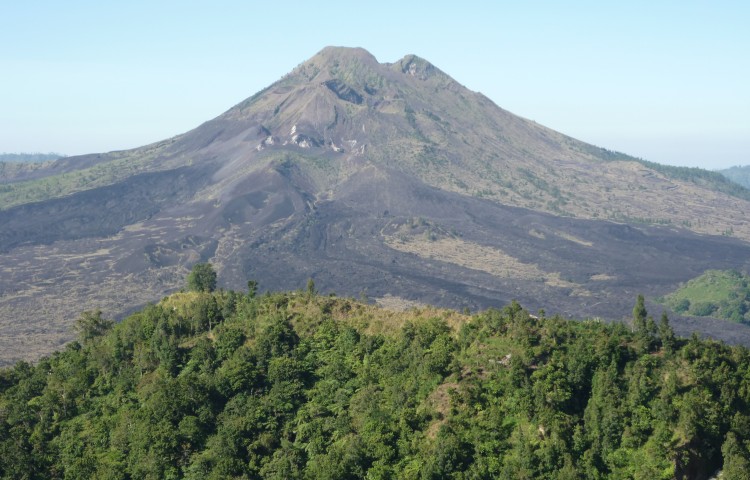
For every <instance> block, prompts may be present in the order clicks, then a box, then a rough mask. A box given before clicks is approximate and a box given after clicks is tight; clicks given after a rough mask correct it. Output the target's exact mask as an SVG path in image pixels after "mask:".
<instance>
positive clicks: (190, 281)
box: [187, 263, 216, 292]
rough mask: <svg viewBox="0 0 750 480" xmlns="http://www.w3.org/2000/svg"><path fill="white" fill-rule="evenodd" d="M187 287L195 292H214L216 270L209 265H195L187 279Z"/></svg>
mask: <svg viewBox="0 0 750 480" xmlns="http://www.w3.org/2000/svg"><path fill="white" fill-rule="evenodd" d="M187 285H188V288H189V289H190V290H193V291H195V292H213V291H214V290H216V270H214V267H213V266H212V265H211V264H210V263H196V264H195V265H193V269H192V270H191V271H190V274H189V275H188V277H187Z"/></svg>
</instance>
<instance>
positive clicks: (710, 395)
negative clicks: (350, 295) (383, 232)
mask: <svg viewBox="0 0 750 480" xmlns="http://www.w3.org/2000/svg"><path fill="white" fill-rule="evenodd" d="M250 287H251V290H250V292H248V293H247V294H238V293H234V292H223V291H222V292H215V293H208V292H188V293H181V294H176V295H173V296H171V297H168V298H166V299H164V300H163V301H162V302H160V303H159V304H158V305H152V306H149V307H147V308H145V309H143V310H142V311H139V312H137V313H134V314H133V315H131V316H130V317H128V318H127V319H125V320H124V321H123V322H121V323H119V324H117V325H112V324H111V323H110V322H107V321H106V320H103V319H102V318H101V315H100V314H99V313H97V312H94V313H87V314H85V315H84V316H83V317H82V318H81V320H79V322H78V324H77V326H78V331H79V336H80V339H79V341H77V342H73V343H72V344H70V345H68V347H67V348H66V349H65V350H64V351H62V352H59V353H56V354H54V355H53V356H51V357H50V358H45V359H43V360H42V361H40V362H39V363H38V364H37V365H36V366H32V365H29V364H27V363H19V364H17V365H16V366H15V367H14V368H12V369H7V370H2V371H0V477H1V478H14V479H15V478H28V479H36V478H86V479H89V478H101V479H104V478H106V479H126V478H152V479H157V478H158V479H161V478H191V479H206V478H208V479H212V478H215V479H218V478H222V479H223V478H277V479H282V478H283V479H294V478H310V479H318V478H365V477H366V478H402V479H404V478H405V479H410V478H413V479H417V478H419V479H426V478H435V479H437V478H456V479H464V478H541V479H545V478H548V479H554V478H560V479H563V478H565V479H570V478H587V479H599V478H648V479H668V478H707V477H708V476H709V475H710V474H711V473H713V472H714V471H716V470H717V469H719V468H723V469H724V473H725V475H726V477H725V478H745V477H739V476H737V475H738V474H742V473H743V472H747V469H748V466H749V465H750V451H748V445H749V443H748V442H749V441H750V374H749V373H748V372H750V355H749V354H748V350H747V349H745V348H742V347H728V346H725V345H722V344H719V343H716V342H712V341H701V340H698V339H697V337H694V338H692V339H690V340H689V341H686V340H675V339H674V336H673V333H672V331H671V329H670V327H669V325H668V321H667V319H666V317H664V318H663V319H662V322H661V325H660V326H659V327H658V328H657V327H656V325H655V323H654V322H653V320H652V319H651V318H650V317H647V316H646V315H647V313H646V312H645V309H641V308H636V309H635V310H634V315H635V317H636V318H635V319H634V320H635V321H634V324H635V325H637V328H636V330H635V331H634V332H633V331H630V330H629V329H627V328H626V327H625V326H624V325H623V324H616V325H605V324H602V323H599V322H591V321H589V322H571V321H564V320H562V319H560V318H549V319H547V318H544V317H542V318H536V317H533V316H530V315H529V314H528V313H527V312H525V311H524V310H523V309H522V308H521V307H520V306H519V305H518V304H515V303H514V304H512V305H509V306H508V307H506V308H504V309H503V310H501V311H499V310H490V311H487V312H485V313H482V314H479V315H475V316H474V317H471V318H468V317H464V316H461V315H459V314H457V313H456V312H451V311H440V310H435V309H424V310H411V311H408V312H403V313H394V312H389V311H385V310H380V309H378V308H376V307H373V306H370V305H365V304H361V303H358V302H355V301H353V300H346V299H337V298H333V297H322V296H318V295H317V294H316V293H315V287H314V284H312V282H310V284H309V285H308V289H307V291H306V292H292V293H286V294H283V293H278V294H266V295H264V296H261V297H256V296H255V294H254V291H255V284H254V283H251V284H250ZM639 303H640V302H639Z"/></svg>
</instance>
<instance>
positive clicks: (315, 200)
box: [0, 47, 750, 363]
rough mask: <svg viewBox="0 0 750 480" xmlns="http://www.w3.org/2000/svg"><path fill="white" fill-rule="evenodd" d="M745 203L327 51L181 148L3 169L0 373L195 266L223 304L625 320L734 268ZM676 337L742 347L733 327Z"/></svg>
mask: <svg viewBox="0 0 750 480" xmlns="http://www.w3.org/2000/svg"><path fill="white" fill-rule="evenodd" d="M687 170H690V169H687ZM717 177H718V178H717ZM749 199H750V192H748V191H747V190H744V189H742V188H739V187H735V186H733V185H732V184H730V183H729V182H728V181H726V180H724V179H723V178H722V177H720V176H719V175H718V174H716V175H711V174H709V173H708V172H705V173H700V174H699V173H698V172H693V171H686V170H685V169H670V168H666V167H661V166H658V165H656V164H650V163H648V162H644V161H641V160H638V159H635V158H632V157H629V156H627V155H625V154H621V153H617V152H612V151H609V150H606V149H603V148H599V147H595V146H592V145H589V144H586V143H584V142H581V141H578V140H575V139H573V138H570V137H568V136H565V135H563V134H561V133H558V132H556V131H553V130H551V129H548V128H545V127H543V126H541V125H538V124H537V123H535V122H533V121H530V120H526V119H524V118H521V117H519V116H516V115H514V114H512V113H510V112H507V111H505V110H503V109H502V108H500V107H498V106H497V105H496V104H495V103H493V102H492V101H491V100H489V99H488V98H487V97H485V96H483V95H482V94H480V93H476V92H472V91H470V90H469V89H467V88H465V87H464V86H462V85H460V84H459V83H458V82H456V81H455V80H453V79H452V78H451V77H450V76H448V75H447V74H445V73H444V72H442V71H441V70H440V69H438V68H437V67H435V66H434V65H432V64H431V63H429V62H428V61H426V60H424V59H422V58H420V57H417V56H415V55H407V56H406V57H404V58H402V59H401V60H399V61H397V62H394V63H379V62H378V61H377V60H376V58H375V57H373V56H372V55H371V54H370V53H368V52H367V51H365V50H363V49H359V48H341V47H328V48H325V49H323V50H322V51H321V52H319V53H318V54H316V55H315V56H313V57H312V58H311V59H309V60H308V61H306V62H304V63H302V64H301V65H299V66H298V67H297V68H295V69H294V70H292V71H291V72H290V73H289V74H287V75H286V76H284V77H283V78H281V79H280V80H279V81H278V82H276V83H274V84H273V85H271V86H269V87H267V88H266V89H264V90H262V91H260V92H258V93H256V94H255V95H253V96H252V97H250V98H248V99H247V100H244V101H243V102H241V103H239V104H237V105H236V106H234V107H232V108H231V109H229V110H228V111H227V112H225V113H224V114H222V115H220V116H219V117H217V118H215V119H213V120H210V121H208V122H206V123H204V124H202V125H200V126H199V127H197V128H195V129H194V130H192V131H189V132H187V133H185V134H182V135H178V136H176V137H173V138H170V139H168V140H165V141H162V142H158V143H155V144H152V145H148V146H145V147H141V148H136V149H133V150H128V151H119V152H109V153H103V154H92V155H83V156H78V157H66V158H62V159H60V160H57V161H54V162H48V163H45V164H35V165H22V166H15V167H14V168H10V166H8V165H7V164H0V225H1V226H2V228H0V252H2V253H0V268H2V271H3V275H2V276H1V277H0V352H2V353H1V354H0V356H1V357H2V358H1V359H0V361H2V362H3V363H9V362H12V361H15V360H18V359H21V358H27V359H28V358H36V357H38V356H39V355H41V354H44V353H48V352H50V351H52V350H54V349H55V348H58V347H59V346H60V345H62V344H63V343H65V342H66V341H68V340H70V339H71V338H72V332H71V331H70V325H71V324H72V323H73V322H74V320H75V318H77V316H78V314H79V313H80V312H81V311H83V310H91V309H97V308H99V309H102V310H103V311H104V314H105V316H108V317H112V318H120V317H122V316H123V315H125V314H127V313H128V312H129V311H132V310H134V309H135V308H137V307H139V306H142V305H144V304H146V303H148V302H152V301H156V300H158V299H160V298H161V297H162V296H164V295H166V294H168V293H170V292H173V291H175V290H177V289H179V288H181V287H182V286H183V285H184V282H185V277H186V275H187V272H188V271H189V269H190V268H191V266H192V265H193V264H195V263H197V262H205V261H209V262H211V263H212V264H213V265H214V266H215V268H216V269H217V271H218V274H219V275H218V278H219V285H220V286H221V287H223V288H231V289H243V288H244V286H245V285H246V283H247V281H248V280H249V279H252V280H256V281H258V282H259V284H260V287H261V290H277V289H296V288H301V287H302V286H303V285H305V282H306V281H307V279H309V278H312V279H314V281H315V284H316V285H317V287H318V289H319V290H320V291H322V292H335V293H336V294H338V295H347V296H357V297H363V298H366V299H368V301H377V302H380V303H383V304H386V305H392V306H394V307H396V306H400V307H409V306H412V305H418V304H423V303H429V304H435V305H439V306H445V307H452V308H458V309H466V308H468V309H470V310H476V309H483V308H488V307H499V306H502V305H505V304H506V303H508V302H510V301H511V300H514V299H515V300H518V301H519V302H520V303H521V304H522V305H523V306H524V307H525V308H527V309H529V310H530V311H536V310H537V309H541V308H544V309H546V311H547V314H553V313H559V314H562V315H565V316H573V317H579V318H591V317H599V318H602V319H606V320H620V319H623V318H626V317H628V316H629V315H630V310H631V308H632V305H633V302H634V299H635V296H636V295H637V294H638V293H644V294H646V295H647V296H651V297H654V296H657V295H663V294H664V293H666V292H668V291H671V290H672V289H674V288H675V287H676V286H677V285H679V284H680V283H681V282H685V281H687V280H689V279H690V278H693V277H695V276H697V275H699V274H701V273H702V272H703V271H705V270H707V269H717V268H718V269H726V268H733V269H737V270H748V267H749V266H750V244H748V241H750V223H749V222H748V221H747V213H746V212H748V211H750V201H749ZM652 306H653V305H652ZM673 323H674V326H675V329H676V331H677V332H678V333H681V334H688V333H690V332H693V331H698V332H700V333H704V334H709V335H711V336H714V337H716V338H719V339H724V340H727V341H730V342H735V343H744V344H750V330H748V329H747V328H746V327H744V326H742V325H737V324H732V323H728V322H722V321H718V320H717V321H712V320H709V319H700V321H698V320H697V319H689V318H674V319H673Z"/></svg>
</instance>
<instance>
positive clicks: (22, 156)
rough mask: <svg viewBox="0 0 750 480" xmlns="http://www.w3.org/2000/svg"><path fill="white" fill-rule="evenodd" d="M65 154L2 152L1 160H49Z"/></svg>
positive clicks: (0, 154)
mask: <svg viewBox="0 0 750 480" xmlns="http://www.w3.org/2000/svg"><path fill="white" fill-rule="evenodd" d="M64 156H65V155H61V154H59V153H0V162H47V161H50V160H58V159H60V158H63V157H64Z"/></svg>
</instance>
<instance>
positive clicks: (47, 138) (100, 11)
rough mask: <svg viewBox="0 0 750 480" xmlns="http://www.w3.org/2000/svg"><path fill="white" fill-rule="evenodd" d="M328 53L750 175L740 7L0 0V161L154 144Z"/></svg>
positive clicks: (675, 160)
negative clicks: (424, 66) (351, 52)
mask: <svg viewBox="0 0 750 480" xmlns="http://www.w3.org/2000/svg"><path fill="white" fill-rule="evenodd" d="M362 5H365V6H362ZM326 45H344V46H360V47H364V48H366V49H368V50H369V51H370V52H372V53H373V54H374V55H375V56H376V57H377V58H378V60H380V61H381V62H393V61H396V60H398V59H399V58H401V57H403V56H404V55H405V54H407V53H415V54H417V55H419V56H421V57H424V58H426V59H427V60H429V61H431V62H432V63H433V64H435V65H436V66H438V67H439V68H441V69H442V70H444V71H445V72H446V73H448V74H449V75H451V76H453V77H454V78H455V79H456V80H457V81H459V82H460V83H462V84H464V85H466V86H467V87H468V88H470V89H472V90H477V91H480V92H482V93H484V94H485V95H487V96H488V97H489V98H491V99H492V100H493V101H495V103H497V104H498V105H499V106H501V107H503V108H505V109H507V110H510V111H511V112H513V113H515V114H518V115H521V116H523V117H526V118H529V119H532V120H535V121H537V122H538V123H541V124H543V125H546V126H548V127H551V128H553V129H555V130H558V131H560V132H563V133H565V134H568V135H571V136H574V137H576V138H579V139H581V140H584V141H587V142H590V143H593V144H595V145H599V146H603V147H606V148H609V149H612V150H619V151H623V152H625V153H629V154H631V155H635V156H638V157H643V158H646V159H648V160H652V161H656V162H660V163H668V164H674V165H689V166H703V167H705V168H721V167H727V166H731V165H737V164H750V153H748V152H750V2H747V1H740V0H737V1H727V0H716V1H713V2H708V1H690V0H683V1H653V0H652V1H636V0H631V1H628V2H617V3H615V2H602V1H595V2H594V1H592V2H584V1H569V2H552V1H525V2H521V1H513V2H510V1H495V2H489V1H488V2H479V1H472V0H465V1H462V2H446V4H445V5H444V4H442V3H441V2H434V1H433V2H419V3H418V4H417V3H416V2H413V3H409V2H406V1H403V0H402V1H398V2H395V1H381V2H372V3H364V4H363V3H362V2H352V1H349V2H343V1H331V2H324V1H319V2H299V1H283V2H247V1H245V2H240V1H229V0H224V1H223V0H215V1H212V2H201V1H161V2H160V1H156V0H151V1H141V0H134V1H129V2H103V1H101V0H97V1H79V0H69V1H65V2H63V1H49V0H47V1H45V0H36V1H27V2H20V1H5V2H3V3H2V5H1V6H0V72H1V73H0V87H1V88H0V152H22V151H23V152H48V151H56V152H60V153H65V154H69V155H73V154H82V153H93V152H102V151H110V150H118V149H125V148H131V147H137V146H140V145H143V144H146V143H150V142H154V141H157V140H161V139H164V138H167V137H170V136H173V135H176V134H178V133H182V132H185V131H187V130H189V129H191V128H193V127H195V126H197V125H199V124H200V123H202V122H203V121H206V120H209V119H211V118H213V117H215V116H217V115H219V114H220V113H222V112H223V111H225V110H227V109H228V108H230V107H231V106H232V105H234V104H236V103H238V102H240V101H241V100H243V99H245V98H246V97H249V96H250V95H252V94H253V93H255V92H256V91H258V90H260V89H262V88H263V87H265V86H267V85H268V84H270V83H272V82H273V81H275V80H277V79H278V78H280V77H281V76H282V75H284V74H285V73H287V72H288V71H290V70H291V69H292V68H294V67H295V66H296V65H297V64H299V63H301V62H303V61H305V60H306V59H307V58H309V57H311V56H312V55H314V54H315V53H316V52H317V51H319V50H320V49H321V48H323V47H324V46H326Z"/></svg>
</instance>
